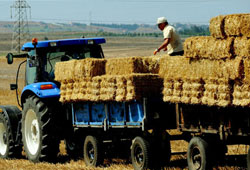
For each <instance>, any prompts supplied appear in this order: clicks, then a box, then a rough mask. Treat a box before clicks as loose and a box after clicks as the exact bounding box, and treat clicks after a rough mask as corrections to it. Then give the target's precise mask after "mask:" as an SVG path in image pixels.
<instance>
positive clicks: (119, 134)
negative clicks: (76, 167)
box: [0, 38, 176, 169]
mask: <svg viewBox="0 0 250 170" xmlns="http://www.w3.org/2000/svg"><path fill="white" fill-rule="evenodd" d="M102 43H105V39H104V38H80V39H65V40H49V41H39V42H38V41H37V39H33V40H32V42H29V43H26V44H24V45H23V47H22V50H23V51H26V52H27V54H22V55H13V54H11V53H10V54H8V55H7V60H8V63H9V64H11V63H12V62H13V58H18V57H22V58H24V57H25V58H26V60H25V61H24V62H22V63H21V64H24V63H26V75H25V83H26V86H25V87H24V89H23V90H22V93H21V97H20V99H19V97H18V93H17V99H18V103H19V105H20V108H22V110H19V108H18V107H16V106H0V107H1V110H0V113H1V114H0V157H2V158H11V157H17V156H19V155H20V154H21V149H22V146H23V148H24V151H25V153H26V156H27V158H28V159H29V160H31V161H33V162H39V161H53V160H56V157H57V154H58V152H59V143H60V141H61V140H64V141H65V143H66V149H67V153H68V155H70V157H71V158H81V157H83V158H84V160H85V163H86V164H87V165H90V166H98V165H100V164H102V162H103V159H104V158H105V157H108V156H112V157H114V156H121V155H125V156H130V157H131V160H132V164H133V166H134V168H135V169H145V168H151V167H156V166H164V165H166V163H167V162H168V161H169V159H170V136H169V135H168V133H167V132H166V129H172V128H176V116H175V105H173V104H168V103H164V102H163V101H162V96H161V94H159V96H155V97H150V98H143V99H142V100H141V101H131V102H75V103H67V104H63V103H60V102H59V97H60V83H58V82H56V81H55V80H54V77H55V76H54V69H55V63H56V62H63V61H68V60H72V59H75V60H84V59H85V58H104V54H103V51H102V48H101V45H100V44H102ZM21 64H20V65H21ZM19 69H20V66H19V68H18V72H17V79H18V74H19ZM17 82H18V81H17ZM11 89H12V90H17V89H18V84H17V83H16V84H11ZM118 153H119V154H118Z"/></svg>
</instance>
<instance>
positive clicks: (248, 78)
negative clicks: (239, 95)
mask: <svg viewBox="0 0 250 170" xmlns="http://www.w3.org/2000/svg"><path fill="white" fill-rule="evenodd" d="M243 63H244V73H245V74H244V79H243V81H244V82H245V83H248V84H250V58H246V59H244V60H243Z"/></svg>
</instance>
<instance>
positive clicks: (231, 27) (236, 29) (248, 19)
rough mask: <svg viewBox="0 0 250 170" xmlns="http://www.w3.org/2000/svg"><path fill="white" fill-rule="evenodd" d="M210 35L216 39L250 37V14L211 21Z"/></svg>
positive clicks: (221, 17)
mask: <svg viewBox="0 0 250 170" xmlns="http://www.w3.org/2000/svg"><path fill="white" fill-rule="evenodd" d="M209 29H210V33H211V35H212V36H213V37H214V38H221V39H224V38H225V37H231V36H237V37H239V36H245V37H250V32H249V29H250V14H232V15H225V16H222V15H220V16H217V17H214V18H212V19H211V20H210V26H209Z"/></svg>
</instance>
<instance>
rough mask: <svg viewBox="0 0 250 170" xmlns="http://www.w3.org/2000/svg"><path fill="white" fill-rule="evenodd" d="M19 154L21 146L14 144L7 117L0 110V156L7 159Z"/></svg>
mask: <svg viewBox="0 0 250 170" xmlns="http://www.w3.org/2000/svg"><path fill="white" fill-rule="evenodd" d="M20 155H21V147H20V146H15V142H14V140H13V133H12V130H11V124H10V122H9V119H8V117H6V115H5V114H4V113H3V112H0V158H3V159H7V158H13V157H18V156H20Z"/></svg>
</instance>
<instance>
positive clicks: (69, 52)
mask: <svg viewBox="0 0 250 170" xmlns="http://www.w3.org/2000/svg"><path fill="white" fill-rule="evenodd" d="M33 53H34V50H31V51H30V53H29V54H31V55H32V54H33ZM37 57H38V58H42V60H40V62H39V63H41V66H42V76H41V75H40V76H39V77H40V78H39V81H54V79H55V75H54V70H55V64H56V62H63V61H69V60H72V59H76V60H80V59H85V58H103V57H104V56H103V52H102V48H101V46H100V45H86V46H65V47H52V48H49V49H47V48H46V49H37ZM29 63H32V60H30V61H28V63H27V69H26V71H28V72H29V74H27V73H26V76H28V77H26V83H27V84H31V83H34V78H35V77H34V76H36V71H35V70H36V69H35V70H34V68H32V67H34V65H32V64H29ZM33 74H34V75H33Z"/></svg>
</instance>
